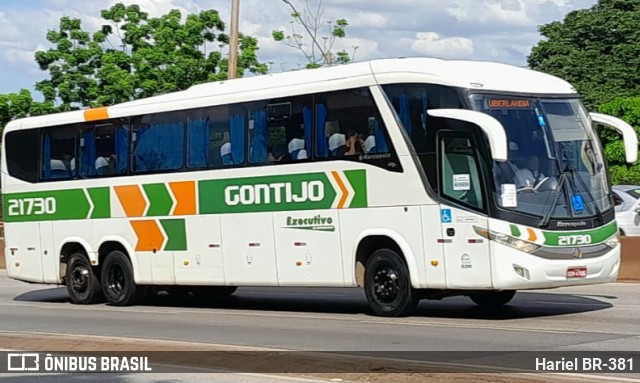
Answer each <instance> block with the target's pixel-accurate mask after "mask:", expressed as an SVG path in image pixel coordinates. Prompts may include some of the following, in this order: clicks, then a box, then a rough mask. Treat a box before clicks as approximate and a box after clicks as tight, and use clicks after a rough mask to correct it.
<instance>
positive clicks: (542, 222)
mask: <svg viewBox="0 0 640 383" xmlns="http://www.w3.org/2000/svg"><path fill="white" fill-rule="evenodd" d="M566 181H567V171H566V170H565V171H563V172H562V174H560V177H559V178H558V188H557V189H556V190H554V191H553V192H552V193H551V194H549V196H548V197H547V200H546V201H545V203H544V204H545V205H546V206H547V210H545V212H544V214H543V216H542V219H541V220H540V222H538V227H547V226H548V225H549V220H550V219H551V214H553V212H554V211H555V210H556V206H558V199H559V197H560V194H562V188H563V187H564V183H565V182H566ZM551 198H553V202H552V203H551V204H549V201H550V199H551Z"/></svg>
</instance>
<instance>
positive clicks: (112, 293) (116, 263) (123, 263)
mask: <svg viewBox="0 0 640 383" xmlns="http://www.w3.org/2000/svg"><path fill="white" fill-rule="evenodd" d="M102 292H103V293H104V297H105V298H106V299H107V302H108V303H109V304H111V305H113V306H130V305H135V304H136V303H138V302H140V301H141V300H142V298H143V297H144V295H145V293H146V289H145V287H144V286H137V285H136V284H135V282H134V279H133V267H132V266H131V261H130V260H129V257H127V256H126V255H125V254H124V253H123V252H121V251H118V250H115V251H112V252H110V253H109V254H107V257H106V258H105V260H104V264H103V265H102Z"/></svg>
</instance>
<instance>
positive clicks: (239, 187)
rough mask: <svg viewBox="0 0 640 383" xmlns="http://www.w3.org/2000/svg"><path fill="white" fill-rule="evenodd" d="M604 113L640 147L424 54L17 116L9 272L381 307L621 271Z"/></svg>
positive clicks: (492, 71) (87, 296)
mask: <svg viewBox="0 0 640 383" xmlns="http://www.w3.org/2000/svg"><path fill="white" fill-rule="evenodd" d="M592 123H601V124H604V125H607V126H610V127H612V128H615V129H617V130H619V131H620V132H621V133H622V135H623V137H624V143H625V149H626V151H627V152H626V155H627V160H628V161H629V162H634V161H636V157H637V145H638V144H637V137H636V136H635V133H634V131H633V129H632V128H631V127H630V126H629V125H627V124H626V123H624V122H622V121H621V120H618V119H616V118H613V117H609V116H603V115H599V114H591V115H589V114H588V113H587V112H586V111H585V109H584V107H583V106H582V104H581V102H580V99H579V96H578V94H576V91H575V90H574V88H572V87H571V85H569V84H568V83H566V82H565V81H563V80H560V79H558V78H556V77H552V76H549V75H546V74H542V73H538V72H534V71H530V70H526V69H522V68H517V67H512V66H508V65H503V64H496V63H487V62H471V61H442V60H436V59H426V58H415V59H393V60H380V61H372V62H364V63H357V64H351V65H345V66H339V67H332V68H323V69H316V70H310V71H299V72H291V73H281V74H273V75H268V76H261V77H252V78H244V79H238V80H232V81H224V82H219V83H208V84H202V85H197V86H193V87H191V88H189V89H187V90H185V91H181V92H177V93H172V94H166V95H162V96H157V97H152V98H148V99H142V100H137V101H132V102H128V103H124V104H119V105H115V106H111V107H107V108H98V109H90V110H84V111H72V112H67V113H60V114H54V115H48V116H40V117H32V118H26V119H21V120H16V121H12V122H11V123H9V124H8V125H7V127H6V128H5V131H4V145H3V146H2V184H3V187H4V195H3V199H4V218H5V222H6V226H5V231H6V249H5V250H6V251H5V253H6V257H7V269H8V274H9V276H10V277H11V278H14V279H19V280H23V281H28V282H36V283H54V284H64V285H66V286H67V289H68V291H69V295H70V297H71V299H72V301H73V302H75V303H81V304H86V303H92V302H97V301H100V300H102V299H106V301H107V302H108V303H110V304H112V305H131V304H135V303H136V302H139V301H140V299H142V298H143V297H144V296H146V295H148V294H150V293H152V292H155V291H158V290H161V289H166V290H169V291H178V290H182V291H185V290H188V291H190V292H191V293H193V294H198V295H211V296H215V295H225V294H232V293H233V292H234V291H235V289H236V287H237V286H332V287H356V286H361V287H363V288H364V290H365V292H366V297H367V299H368V302H369V304H370V306H371V309H372V310H373V312H374V313H375V314H377V315H386V316H398V315H407V314H409V313H410V312H411V310H412V309H413V308H415V306H416V304H417V302H418V301H419V300H420V299H440V298H442V297H446V296H452V295H467V296H469V297H470V298H471V299H472V300H473V301H474V302H475V303H477V304H479V305H485V306H499V305H503V304H506V303H507V302H509V301H510V299H511V298H512V297H513V296H514V293H515V291H516V290H521V289H537V288H551V287H561V286H571V285H580V284H593V283H604V282H611V281H614V280H615V279H616V277H617V274H618V268H619V265H620V246H619V244H618V240H617V235H618V234H617V233H618V230H617V227H616V223H615V220H614V207H613V204H612V198H611V196H610V185H609V181H608V176H607V168H606V162H605V160H604V158H603V152H602V148H601V146H600V144H599V141H598V139H597V137H596V134H595V131H594V129H593V127H592ZM177 287H180V288H177Z"/></svg>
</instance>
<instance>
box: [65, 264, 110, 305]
mask: <svg viewBox="0 0 640 383" xmlns="http://www.w3.org/2000/svg"><path fill="white" fill-rule="evenodd" d="M65 281H66V284H67V292H68V293H69V297H70V298H71V301H72V302H73V303H76V304H81V305H86V304H90V303H96V302H99V301H100V300H102V291H101V290H100V281H99V280H98V277H97V276H96V275H95V274H94V273H93V269H92V268H91V263H89V259H87V257H86V256H85V255H84V254H82V253H75V254H72V255H71V257H69V260H68V261H67V271H66V275H65Z"/></svg>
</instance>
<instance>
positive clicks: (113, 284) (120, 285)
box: [107, 264, 127, 298]
mask: <svg viewBox="0 0 640 383" xmlns="http://www.w3.org/2000/svg"><path fill="white" fill-rule="evenodd" d="M126 280H127V278H126V276H125V272H124V269H123V268H122V267H121V266H120V265H117V264H113V265H110V266H109V270H107V289H108V290H109V293H110V295H111V296H113V297H116V298H117V297H120V296H121V295H122V292H123V291H124V289H125V286H126Z"/></svg>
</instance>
